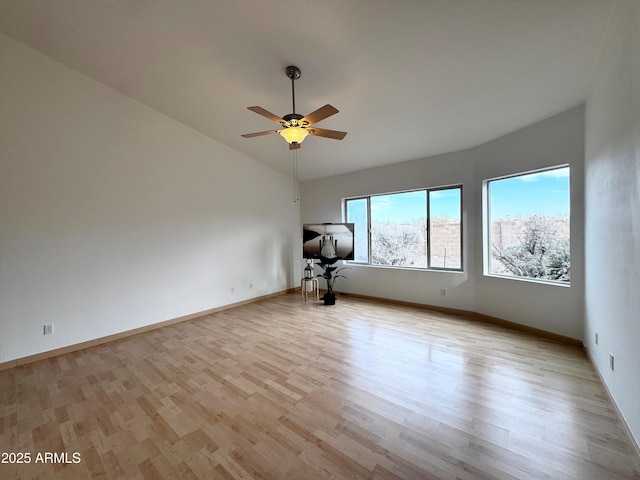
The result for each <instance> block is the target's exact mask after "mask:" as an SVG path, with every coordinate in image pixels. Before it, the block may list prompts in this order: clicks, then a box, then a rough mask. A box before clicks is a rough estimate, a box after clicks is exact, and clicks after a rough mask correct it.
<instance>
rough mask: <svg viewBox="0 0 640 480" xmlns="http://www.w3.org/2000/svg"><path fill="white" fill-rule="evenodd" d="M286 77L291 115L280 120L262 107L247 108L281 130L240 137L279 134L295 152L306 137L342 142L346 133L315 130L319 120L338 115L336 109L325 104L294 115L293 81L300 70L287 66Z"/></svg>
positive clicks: (246, 134) (298, 76)
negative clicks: (289, 82) (306, 113)
mask: <svg viewBox="0 0 640 480" xmlns="http://www.w3.org/2000/svg"><path fill="white" fill-rule="evenodd" d="M285 73H286V74H287V77H289V78H290V79H291V99H292V103H293V113H289V114H288V115H285V116H284V117H282V118H280V117H278V116H277V115H274V114H273V113H271V112H269V111H267V110H265V109H264V108H262V107H247V108H248V109H249V110H251V111H252V112H255V113H257V114H258V115H262V116H263V117H266V118H268V119H269V120H273V121H274V122H276V123H278V124H280V126H281V127H282V128H279V129H278V130H268V131H266V132H257V133H245V134H244V135H242V136H243V137H244V138H253V137H259V136H262V135H271V134H272V133H279V134H280V135H281V136H282V137H283V138H284V139H285V140H286V141H287V142H288V143H289V150H296V149H298V148H300V144H301V143H302V141H303V140H304V139H305V138H306V137H307V135H315V136H316V137H325V138H333V139H334V140H342V139H343V138H344V137H345V135H346V134H347V132H338V131H337V130H326V129H323V128H315V127H313V125H314V124H316V123H318V122H319V121H320V120H324V119H325V118H327V117H330V116H331V115H335V114H336V113H338V109H336V108H335V107H332V106H331V105H329V104H327V105H325V106H324V107H320V108H319V109H318V110H316V111H314V112H312V113H310V114H309V115H307V116H305V117H303V116H302V115H300V114H298V113H296V94H295V89H294V86H293V84H294V81H295V80H297V79H298V78H300V69H299V68H298V67H295V66H293V65H291V66H288V67H287V68H286V69H285Z"/></svg>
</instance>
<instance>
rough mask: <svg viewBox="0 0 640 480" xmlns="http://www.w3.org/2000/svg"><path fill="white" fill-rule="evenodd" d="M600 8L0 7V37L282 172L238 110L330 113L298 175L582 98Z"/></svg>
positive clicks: (400, 151)
mask: <svg viewBox="0 0 640 480" xmlns="http://www.w3.org/2000/svg"><path fill="white" fill-rule="evenodd" d="M614 2H615V0H415V1H410V0H324V1H311V0H297V1H293V0H209V1H207V0H115V1H114V0H35V1H34V0H0V31H2V32H3V33H5V34H6V35H8V36H10V37H12V38H14V39H16V40H18V41H21V42H23V43H25V44H27V45H29V46H31V47H32V48H34V49H36V50H38V51H40V52H42V53H44V54H45V55H48V56H50V57H52V58H54V59H56V60H58V61H60V62H62V63H63V64H66V65H67V66H69V67H71V68H73V69H75V70H78V71H80V72H82V73H84V74H86V75H88V76H90V77H92V78H94V79H95V80H98V81H100V82H102V83H104V84H106V85H108V86H110V87H112V88H113V89H115V90H117V91H119V92H121V93H123V94H125V95H128V96H130V97H132V98H134V99H136V100H137V101H139V102H141V103H143V104H145V105H147V106H149V107H151V108H153V109H155V110H157V111H159V112H162V113H164V114H165V115H167V116H169V117H171V118H173V119H175V120H178V121H180V122H182V123H184V124H186V125H189V126H191V127H192V128H194V129H196V130H198V131H200V132H202V133H203V134H205V135H207V136H209V137H211V138H214V139H215V140H217V141H219V142H221V143H223V144H225V145H227V146H229V147H231V148H233V149H235V150H238V151H240V152H243V153H244V154H246V155H248V156H250V157H252V158H254V159H256V160H258V161H260V162H262V163H264V164H266V165H269V166H272V167H273V168H275V169H277V170H279V171H281V172H283V173H286V174H288V175H292V154H291V152H290V151H289V150H288V148H287V147H288V146H287V144H286V142H285V141H284V139H282V138H281V137H280V136H278V135H270V136H263V137H257V138H252V139H244V138H241V137H240V134H242V133H250V132H258V131H264V130H271V129H273V128H277V125H276V124H275V123H272V122H270V121H269V120H267V119H266V118H264V117H261V116H259V115H256V114H255V113H253V112H250V111H249V110H247V109H246V107H247V106H251V105H260V106H262V107H264V108H265V109H267V110H269V111H271V112H273V113H275V114H277V115H285V114H287V113H291V86H290V80H289V79H288V78H287V77H286V76H285V73H284V69H285V67H286V66H287V65H296V66H298V67H300V69H301V70H302V76H301V78H300V80H298V81H296V111H297V113H301V114H307V113H310V112H311V111H313V110H315V109H317V108H319V107H321V106H322V105H324V104H326V103H330V104H331V105H333V106H335V107H336V108H337V109H338V110H340V113H338V114H337V115H334V116H332V117H330V118H327V119H326V120H324V121H322V123H319V124H318V125H317V126H318V127H322V128H327V129H332V130H344V131H347V132H348V135H347V136H346V138H345V139H344V140H342V141H336V140H331V139H325V138H319V137H309V138H307V140H305V142H304V143H303V144H302V148H301V149H300V150H299V154H298V161H299V170H300V179H301V180H308V179H314V178H319V177H325V176H329V175H335V174H340V173H345V172H349V171H355V170H360V169H363V168H368V167H373V166H378V165H385V164H390V163H395V162H401V161H405V160H412V159H417V158H423V157H427V156H431V155H435V154H439V153H445V152H451V151H456V150H462V149H465V148H469V147H473V146H476V145H479V144H482V143H484V142H487V141H489V140H491V139H494V138H496V137H499V136H501V135H504V134H506V133H508V132H511V131H514V130H517V129H519V128H522V127H524V126H526V125H529V124H531V123H534V122H536V121H539V120H542V119H544V118H547V117H549V116H552V115H554V114H556V113H559V112H561V111H564V110H566V109H568V108H570V107H573V106H575V105H578V104H580V103H582V102H584V100H585V99H586V96H587V91H588V88H589V83H590V80H591V78H592V75H593V72H594V69H595V63H596V60H597V56H598V52H599V48H600V45H601V42H602V39H603V37H604V33H605V29H606V25H607V20H608V17H609V14H610V11H611V9H612V7H613V3H614Z"/></svg>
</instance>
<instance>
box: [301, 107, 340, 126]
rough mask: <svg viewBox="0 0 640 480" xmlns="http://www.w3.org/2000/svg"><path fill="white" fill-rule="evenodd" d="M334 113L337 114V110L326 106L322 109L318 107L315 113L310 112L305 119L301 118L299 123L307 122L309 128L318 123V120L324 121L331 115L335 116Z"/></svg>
mask: <svg viewBox="0 0 640 480" xmlns="http://www.w3.org/2000/svg"><path fill="white" fill-rule="evenodd" d="M336 113H338V109H337V108H335V107H332V106H331V105H329V104H327V105H325V106H324V107H320V108H319V109H318V110H316V111H315V112H311V113H310V114H309V115H307V116H306V117H302V119H301V120H300V122H307V126H309V125H313V124H314V123H318V122H319V121H320V120H324V119H325V118H327V117H330V116H331V115H335V114H336Z"/></svg>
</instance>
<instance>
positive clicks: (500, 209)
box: [350, 167, 569, 223]
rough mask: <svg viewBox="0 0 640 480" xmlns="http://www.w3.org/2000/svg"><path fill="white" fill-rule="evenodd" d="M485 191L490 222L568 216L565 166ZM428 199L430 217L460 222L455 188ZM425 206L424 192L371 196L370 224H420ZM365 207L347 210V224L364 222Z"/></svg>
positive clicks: (497, 183) (498, 182) (503, 181)
mask: <svg viewBox="0 0 640 480" xmlns="http://www.w3.org/2000/svg"><path fill="white" fill-rule="evenodd" d="M489 191H490V198H491V219H492V220H499V219H501V218H506V217H510V218H519V217H526V216H529V215H532V214H542V215H548V216H555V217H568V216H569V167H566V168H556V169H553V170H546V171H543V172H537V173H530V174H527V175H520V176H517V177H509V178H503V179H499V180H492V181H491V182H489ZM430 196H431V197H430V204H431V215H432V216H433V217H448V218H451V219H455V220H459V219H460V203H459V202H460V196H459V190H458V189H444V190H434V191H431V192H430ZM425 205H426V191H424V190H419V191H413V192H404V193H400V194H390V195H376V196H372V197H371V217H372V221H374V222H375V221H380V222H384V221H392V222H398V223H403V222H412V221H424V219H425V215H426V207H425ZM354 207H355V206H354ZM365 208H366V203H365V201H364V200H363V201H362V203H360V202H359V206H358V208H353V209H352V210H351V211H350V218H351V221H355V222H366V219H365ZM467 208H469V206H467Z"/></svg>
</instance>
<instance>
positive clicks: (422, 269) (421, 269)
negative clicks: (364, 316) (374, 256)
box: [343, 260, 464, 273]
mask: <svg viewBox="0 0 640 480" xmlns="http://www.w3.org/2000/svg"><path fill="white" fill-rule="evenodd" d="M343 264H344V266H345V267H350V268H351V267H362V268H375V269H383V270H407V271H410V272H438V273H464V270H462V269H448V268H446V269H445V268H426V267H406V266H395V265H369V264H368V263H358V262H353V261H350V260H344V261H343Z"/></svg>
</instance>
